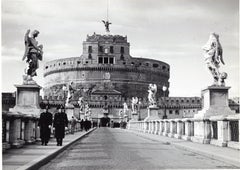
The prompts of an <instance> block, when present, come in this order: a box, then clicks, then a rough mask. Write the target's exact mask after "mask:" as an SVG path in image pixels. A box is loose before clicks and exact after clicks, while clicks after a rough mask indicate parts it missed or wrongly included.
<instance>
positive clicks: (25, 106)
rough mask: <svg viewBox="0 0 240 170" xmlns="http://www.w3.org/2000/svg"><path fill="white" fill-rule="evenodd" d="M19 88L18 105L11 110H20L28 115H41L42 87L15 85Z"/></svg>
mask: <svg viewBox="0 0 240 170" xmlns="http://www.w3.org/2000/svg"><path fill="white" fill-rule="evenodd" d="M15 87H16V88H17V93H16V105H15V106H14V108H11V109H9V111H10V112H20V113H22V114H26V115H34V116H39V114H40V107H39V92H40V89H41V87H40V86H39V85H37V84H34V85H30V84H29V85H15Z"/></svg>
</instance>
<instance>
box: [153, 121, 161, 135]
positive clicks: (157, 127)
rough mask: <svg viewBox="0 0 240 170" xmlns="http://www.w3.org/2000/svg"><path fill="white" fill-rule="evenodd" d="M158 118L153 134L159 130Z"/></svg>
mask: <svg viewBox="0 0 240 170" xmlns="http://www.w3.org/2000/svg"><path fill="white" fill-rule="evenodd" d="M159 123H160V122H159V120H156V122H155V131H154V134H156V135H157V134H158V132H159Z"/></svg>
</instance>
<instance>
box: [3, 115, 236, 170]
mask: <svg viewBox="0 0 240 170" xmlns="http://www.w3.org/2000/svg"><path fill="white" fill-rule="evenodd" d="M3 120H4V121H5V126H4V127H3V151H4V153H3V169H8V170H9V169H39V168H40V169H165V168H167V169H172V168H179V169H209V168H217V169H221V168H222V169H228V168H230V169H235V168H240V162H239V158H240V152H239V146H240V145H239V115H234V116H229V117H228V118H225V119H223V120H214V119H209V120H204V124H205V126H204V127H205V129H204V130H203V131H206V132H207V133H208V135H205V136H204V137H203V138H204V139H205V140H203V141H205V142H201V143H199V141H196V140H194V137H195V138H196V137H199V136H198V135H197V132H196V128H194V122H195V121H199V120H195V119H160V120H149V121H130V122H129V123H128V124H127V128H110V127H100V128H98V127H92V129H91V130H89V131H87V132H85V131H81V127H80V123H79V122H78V123H77V126H76V129H75V134H70V132H69V130H67V131H66V137H65V139H64V143H63V146H56V142H55V139H54V138H53V135H52V138H51V140H50V142H49V144H48V146H42V145H40V140H39V128H37V122H38V119H37V118H33V117H29V116H28V117H27V116H25V117H24V116H20V115H14V114H10V113H9V112H8V113H4V114H3ZM195 125H196V123H195ZM220 125H223V126H220ZM70 126H71V125H69V128H68V129H70V128H71V127H70ZM194 129H195V130H194ZM52 132H53V130H52ZM206 139H207V140H206ZM206 141H208V142H206ZM10 146H11V148H8V147H10Z"/></svg>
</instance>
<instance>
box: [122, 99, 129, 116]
mask: <svg viewBox="0 0 240 170" xmlns="http://www.w3.org/2000/svg"><path fill="white" fill-rule="evenodd" d="M127 112H128V105H127V103H126V102H124V103H123V114H124V115H127Z"/></svg>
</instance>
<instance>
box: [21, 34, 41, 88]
mask: <svg viewBox="0 0 240 170" xmlns="http://www.w3.org/2000/svg"><path fill="white" fill-rule="evenodd" d="M29 33H30V30H27V32H26V34H25V37H24V43H25V52H24V55H23V58H22V60H23V61H24V60H26V62H27V63H28V68H27V69H26V70H25V74H26V75H24V76H23V84H36V82H35V81H34V80H33V79H32V77H34V76H37V72H36V70H37V69H38V67H39V63H38V60H42V58H43V51H42V49H43V46H42V45H38V42H37V40H36V37H37V36H38V34H39V31H37V30H34V31H33V32H32V34H31V36H30V37H29Z"/></svg>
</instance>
